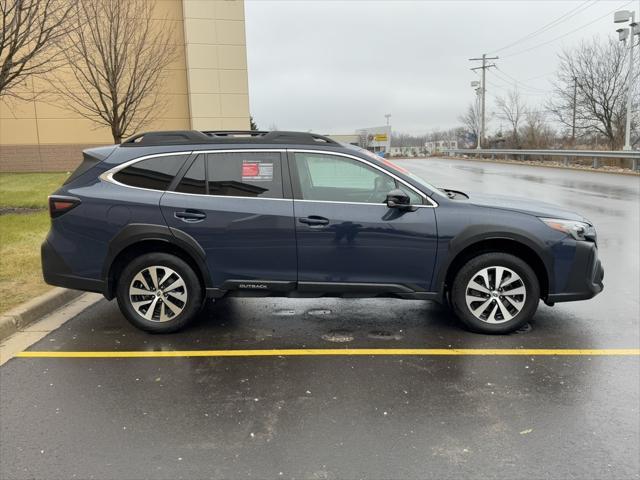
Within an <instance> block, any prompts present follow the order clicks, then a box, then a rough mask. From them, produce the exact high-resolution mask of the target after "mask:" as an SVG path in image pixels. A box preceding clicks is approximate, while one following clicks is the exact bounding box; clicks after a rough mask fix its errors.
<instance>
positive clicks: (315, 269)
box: [295, 200, 437, 291]
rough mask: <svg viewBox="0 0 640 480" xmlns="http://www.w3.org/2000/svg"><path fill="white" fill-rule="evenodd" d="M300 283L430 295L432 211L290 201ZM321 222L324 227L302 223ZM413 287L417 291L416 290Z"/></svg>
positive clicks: (433, 241) (433, 244)
mask: <svg viewBox="0 0 640 480" xmlns="http://www.w3.org/2000/svg"><path fill="white" fill-rule="evenodd" d="M295 212H296V219H297V221H296V230H297V238H298V261H299V273H298V281H300V282H356V283H385V284H401V285H407V286H409V287H410V288H412V289H419V290H426V291H429V288H430V286H431V285H430V284H431V275H432V272H433V265H434V261H435V255H436V239H437V234H436V226H435V214H434V209H433V208H419V209H418V210H417V211H415V212H404V213H403V212H400V211H398V210H395V209H389V208H387V206H386V205H373V204H372V205H362V204H347V203H329V202H306V201H300V200H296V201H295ZM314 216H315V217H324V218H326V219H328V220H329V222H328V224H326V225H319V226H312V225H307V224H305V223H301V222H300V220H301V219H305V218H310V217H311V218H313V217H314ZM416 287H417V288H416Z"/></svg>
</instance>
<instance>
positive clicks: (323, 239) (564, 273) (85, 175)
mask: <svg viewBox="0 0 640 480" xmlns="http://www.w3.org/2000/svg"><path fill="white" fill-rule="evenodd" d="M49 206H50V212H51V218H52V221H51V231H50V232H49V235H48V236H47V239H46V241H45V242H44V244H43V245H42V266H43V272H44V278H45V280H46V282H47V283H49V284H51V285H59V286H63V287H68V288H74V289H79V290H87V291H92V292H100V293H102V294H103V295H104V296H105V297H106V298H107V299H112V298H114V297H116V298H117V299H118V304H119V306H120V308H121V310H122V313H123V314H124V315H125V316H126V317H127V318H128V319H129V321H131V322H132V323H133V324H134V325H136V326H137V327H139V328H142V329H144V330H148V331H150V332H171V331H175V330H177V329H179V328H181V327H183V326H184V325H185V324H187V323H188V322H189V321H191V320H192V319H193V318H194V317H195V316H196V315H197V314H198V312H199V310H200V309H201V307H202V306H203V304H204V303H205V299H207V298H220V297H222V296H225V295H240V296H243V295H244V296H290V297H319V296H344V297H360V298H361V297H379V296H385V297H395V298H406V299H425V300H435V301H439V302H443V303H446V304H449V305H450V306H451V307H452V309H453V310H454V312H455V313H456V315H457V316H458V318H459V319H460V320H462V322H464V324H465V325H466V326H467V327H468V328H470V329H472V330H474V331H478V332H485V333H505V332H509V331H512V330H514V329H517V328H519V327H520V326H522V325H523V324H524V323H525V322H527V321H528V320H530V319H531V317H532V316H533V314H534V312H535V311H536V308H537V305H538V301H539V300H540V299H542V300H544V301H545V302H546V303H547V304H549V305H553V304H554V303H555V302H565V301H571V300H584V299H588V298H591V297H593V296H594V295H596V294H597V293H599V292H600V291H601V290H602V288H603V285H602V278H603V275H604V273H603V269H602V266H601V264H600V261H599V260H598V255H597V239H596V232H595V229H594V227H593V225H592V224H591V223H590V222H589V221H588V220H586V219H585V218H583V217H581V216H580V215H577V214H575V213H573V212H570V211H567V210H564V209H562V208H559V207H555V206H553V205H548V204H542V203H537V202H534V201H531V200H528V199H508V198H504V197H486V196H480V195H470V196H469V195H467V194H465V193H463V192H459V191H454V190H448V189H441V188H435V187H433V186H431V185H429V184H428V183H426V182H425V181H424V180H422V179H420V178H418V177H416V176H414V175H412V174H411V173H410V172H408V171H406V170H405V169H403V168H401V167H398V166H396V165H394V164H393V163H391V162H389V161H387V160H385V159H382V158H380V157H378V156H376V155H374V154H372V153H370V152H368V151H366V150H363V149H360V148H358V147H354V146H351V145H344V144H341V143H338V142H335V141H334V140H332V139H330V138H327V137H323V136H320V135H314V134H310V133H298V132H229V131H224V132H197V131H178V132H151V133H145V134H142V135H138V136H135V137H133V138H131V139H129V140H127V141H125V142H124V143H123V144H122V145H119V146H109V147H101V148H94V149H90V150H87V151H85V152H84V161H83V162H82V164H81V165H80V167H78V169H77V170H76V171H75V172H74V173H73V174H72V175H71V177H70V178H69V179H68V180H67V182H66V183H65V184H64V185H63V186H62V187H61V188H60V189H59V190H58V191H56V192H55V194H53V195H51V197H50V198H49Z"/></svg>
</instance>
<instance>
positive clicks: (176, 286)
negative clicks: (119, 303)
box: [129, 266, 187, 322]
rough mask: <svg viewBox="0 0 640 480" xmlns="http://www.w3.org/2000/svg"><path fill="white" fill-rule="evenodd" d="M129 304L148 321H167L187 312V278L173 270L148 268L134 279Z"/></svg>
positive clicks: (130, 289)
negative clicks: (184, 311) (185, 280)
mask: <svg viewBox="0 0 640 480" xmlns="http://www.w3.org/2000/svg"><path fill="white" fill-rule="evenodd" d="M129 301H130V302H131V305H132V306H133V308H134V309H135V311H136V312H137V313H138V314H139V315H140V316H141V317H143V318H144V319H146V320H149V321H151V322H167V321H169V320H173V319H174V318H175V317H177V316H178V315H180V313H182V311H183V310H184V308H185V306H186V304H187V286H186V284H185V282H184V280H183V278H182V277H181V276H180V275H179V274H178V273H177V272H176V271H175V270H173V269H171V268H169V267H164V266H151V267H145V268H143V269H142V270H140V271H139V272H138V273H137V274H136V275H135V276H134V277H133V280H131V285H130V286H129Z"/></svg>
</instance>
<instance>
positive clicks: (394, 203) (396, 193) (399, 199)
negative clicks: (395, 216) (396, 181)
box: [387, 189, 416, 212]
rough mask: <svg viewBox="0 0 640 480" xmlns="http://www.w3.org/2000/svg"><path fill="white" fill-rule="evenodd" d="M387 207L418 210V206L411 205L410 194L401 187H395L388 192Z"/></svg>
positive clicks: (411, 210)
mask: <svg viewBox="0 0 640 480" xmlns="http://www.w3.org/2000/svg"><path fill="white" fill-rule="evenodd" d="M387 207H389V208H397V209H399V210H404V211H408V212H414V211H415V210H416V207H412V206H411V199H410V198H409V195H407V194H406V193H405V192H403V191H402V190H400V189H394V190H391V191H390V192H389V193H387Z"/></svg>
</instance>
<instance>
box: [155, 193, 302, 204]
mask: <svg viewBox="0 0 640 480" xmlns="http://www.w3.org/2000/svg"><path fill="white" fill-rule="evenodd" d="M164 192H165V193H167V194H175V195H191V196H193V197H206V198H240V199H243V200H277V201H279V202H283V201H284V202H293V198H272V197H239V196H234V195H207V194H206V193H188V192H170V191H169V190H165V191H164Z"/></svg>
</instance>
